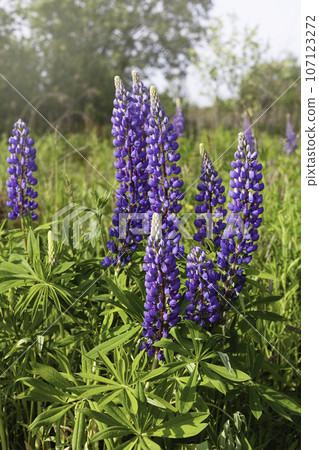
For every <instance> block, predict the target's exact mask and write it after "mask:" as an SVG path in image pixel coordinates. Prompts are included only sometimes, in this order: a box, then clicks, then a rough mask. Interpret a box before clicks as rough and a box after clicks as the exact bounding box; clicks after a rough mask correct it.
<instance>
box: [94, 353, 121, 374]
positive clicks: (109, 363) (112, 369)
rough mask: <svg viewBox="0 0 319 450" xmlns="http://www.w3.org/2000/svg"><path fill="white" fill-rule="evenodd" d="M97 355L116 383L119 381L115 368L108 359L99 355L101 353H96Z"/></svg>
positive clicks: (101, 354)
mask: <svg viewBox="0 0 319 450" xmlns="http://www.w3.org/2000/svg"><path fill="white" fill-rule="evenodd" d="M98 354H99V357H100V358H101V360H102V361H103V363H104V364H105V366H106V367H107V368H108V370H109V371H110V372H111V374H112V376H113V377H114V378H116V379H117V380H118V381H120V377H119V376H118V373H117V371H116V368H115V366H114V364H113V363H112V362H111V361H110V359H109V358H108V357H107V356H106V355H103V353H101V352H98Z"/></svg>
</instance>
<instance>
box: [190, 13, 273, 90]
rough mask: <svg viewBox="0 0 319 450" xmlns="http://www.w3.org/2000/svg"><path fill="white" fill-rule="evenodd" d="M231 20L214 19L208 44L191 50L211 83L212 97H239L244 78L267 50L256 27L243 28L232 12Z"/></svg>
mask: <svg viewBox="0 0 319 450" xmlns="http://www.w3.org/2000/svg"><path fill="white" fill-rule="evenodd" d="M228 22H229V23H228V24H227V21H224V22H223V21H222V20H221V19H219V18H214V19H213V21H212V24H211V26H210V27H209V28H208V30H207V43H204V44H202V46H201V47H200V48H199V49H198V50H196V51H195V50H193V51H192V60H193V62H194V63H195V64H196V66H197V67H198V69H199V71H200V72H201V74H202V78H203V82H204V84H205V85H207V86H209V90H208V92H209V94H210V95H211V97H212V99H216V98H217V99H221V98H225V96H231V97H232V98H233V99H236V98H237V99H238V96H239V87H240V83H241V81H242V79H243V78H244V77H245V76H246V74H247V73H248V72H249V71H250V69H251V68H252V67H254V66H255V65H256V64H257V63H259V62H260V61H261V60H263V59H264V56H265V54H266V51H267V45H266V44H263V43H262V42H261V41H260V38H259V37H258V27H257V26H256V27H253V28H250V27H247V26H245V27H242V26H241V24H240V23H238V19H237V17H236V16H235V15H229V16H228ZM228 30H231V32H230V33H229V31H228Z"/></svg>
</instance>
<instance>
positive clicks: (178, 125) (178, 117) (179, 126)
mask: <svg viewBox="0 0 319 450" xmlns="http://www.w3.org/2000/svg"><path fill="white" fill-rule="evenodd" d="M172 121H173V127H174V130H175V131H176V133H177V136H178V137H181V136H183V134H184V131H185V117H184V114H183V110H182V105H181V101H180V99H179V98H178V99H177V100H176V110H175V114H174V116H173V117H172Z"/></svg>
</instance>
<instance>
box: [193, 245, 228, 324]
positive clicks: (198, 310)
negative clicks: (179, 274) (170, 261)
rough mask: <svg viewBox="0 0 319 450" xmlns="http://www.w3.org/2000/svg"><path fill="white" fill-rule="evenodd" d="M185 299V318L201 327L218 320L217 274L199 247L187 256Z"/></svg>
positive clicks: (194, 248)
mask: <svg viewBox="0 0 319 450" xmlns="http://www.w3.org/2000/svg"><path fill="white" fill-rule="evenodd" d="M186 274H187V278H188V280H187V281H186V287H187V289H188V290H187V291H186V293H185V299H186V300H187V301H189V302H190V303H189V305H188V306H187V308H186V314H187V316H186V318H188V319H190V320H192V321H194V322H198V323H199V324H200V325H201V326H203V327H204V326H207V325H209V324H214V323H215V322H217V320H218V319H219V318H220V314H219V307H220V305H219V301H218V289H219V287H218V286H217V281H218V280H219V274H218V273H217V272H216V271H215V270H214V265H213V262H212V261H211V260H207V259H206V252H205V251H204V250H202V249H201V248H200V247H193V248H192V249H191V251H190V253H189V254H188V255H187V264H186Z"/></svg>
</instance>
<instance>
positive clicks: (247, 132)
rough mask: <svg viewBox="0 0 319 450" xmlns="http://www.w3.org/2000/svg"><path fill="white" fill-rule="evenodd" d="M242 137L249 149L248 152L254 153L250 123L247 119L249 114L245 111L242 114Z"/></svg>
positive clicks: (253, 140)
mask: <svg viewBox="0 0 319 450" xmlns="http://www.w3.org/2000/svg"><path fill="white" fill-rule="evenodd" d="M244 135H245V138H246V141H247V144H248V145H249V147H250V151H252V152H253V151H255V138H254V135H253V133H252V131H251V121H250V118H249V114H248V112H247V111H245V114H244Z"/></svg>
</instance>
